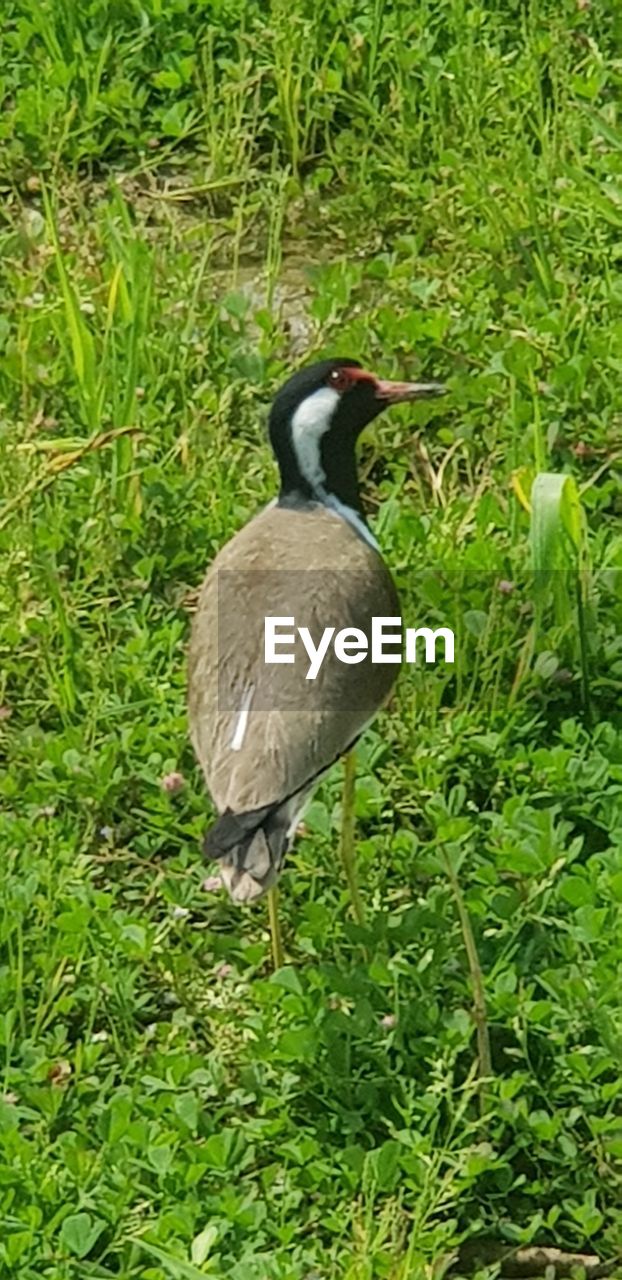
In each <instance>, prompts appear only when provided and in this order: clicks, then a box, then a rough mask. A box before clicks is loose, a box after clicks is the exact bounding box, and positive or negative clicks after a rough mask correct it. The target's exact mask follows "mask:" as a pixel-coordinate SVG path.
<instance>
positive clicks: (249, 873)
mask: <svg viewBox="0 0 622 1280" xmlns="http://www.w3.org/2000/svg"><path fill="white" fill-rule="evenodd" d="M299 807H300V803H299V802H296V798H290V799H288V800H286V801H284V802H283V803H282V804H280V805H266V806H265V807H264V808H262V809H252V810H248V811H247V812H246V813H234V812H233V811H232V810H231V809H225V812H224V813H223V814H222V815H221V817H220V818H218V820H217V821H216V822H215V823H214V825H213V827H210V829H209V831H208V832H207V835H206V837H205V840H204V842H203V854H204V856H205V857H206V858H210V859H211V858H214V859H216V860H217V861H218V862H219V863H220V873H221V875H222V878H223V881H224V883H225V886H226V888H227V890H228V892H229V894H230V896H231V897H232V898H233V901H234V902H252V901H254V900H255V899H256V898H261V897H263V895H264V893H267V891H268V889H270V888H272V885H273V884H275V883H276V881H277V879H278V875H279V872H280V870H281V866H282V863H283V858H284V856H285V853H286V851H287V848H288V845H289V841H290V835H291V834H293V833H292V832H291V826H292V819H293V815H294V813H295V812H296V811H297V809H298V808H299Z"/></svg>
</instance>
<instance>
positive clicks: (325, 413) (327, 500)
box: [292, 387, 379, 551]
mask: <svg viewBox="0 0 622 1280" xmlns="http://www.w3.org/2000/svg"><path fill="white" fill-rule="evenodd" d="M339 399H340V396H339V392H338V391H335V389H334V388H333V387H320V388H319V390H318V391H314V392H312V394H311V395H310V396H307V397H306V399H305V400H303V401H302V402H301V404H299V405H298V408H297V409H296V412H295V414H294V416H293V418H292V444H293V446H294V452H295V454H296V461H297V463H298V467H299V469H300V473H301V475H302V476H304V478H305V480H306V481H307V484H308V485H309V486H310V488H311V490H312V492H313V494H314V496H315V498H316V500H317V501H318V502H322V503H323V504H324V506H326V507H328V508H329V510H331V511H334V512H335V514H336V515H338V516H341V518H342V520H347V521H348V524H351V525H352V528H353V529H356V532H357V533H358V535H359V537H361V538H363V540H364V542H367V543H369V546H370V547H373V548H374V549H375V550H376V551H378V550H379V548H378V543H377V542H376V539H375V538H374V535H373V533H372V532H371V530H370V529H368V528H367V525H366V524H365V521H364V520H363V519H362V518H361V516H360V515H359V513H358V511H355V510H354V508H353V507H349V506H348V505H347V503H345V502H341V500H340V499H339V498H337V497H336V496H335V494H333V493H327V491H326V489H325V487H324V482H325V480H326V475H325V472H324V468H323V466H322V437H323V436H324V435H325V434H326V432H327V431H328V430H329V428H330V426H331V423H332V420H333V415H334V412H335V409H336V408H337V402H338V400H339Z"/></svg>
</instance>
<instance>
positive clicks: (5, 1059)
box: [0, 0, 622, 1280]
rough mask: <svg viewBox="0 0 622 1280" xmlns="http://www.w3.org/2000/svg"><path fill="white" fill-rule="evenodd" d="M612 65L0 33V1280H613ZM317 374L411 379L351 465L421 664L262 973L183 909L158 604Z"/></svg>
mask: <svg viewBox="0 0 622 1280" xmlns="http://www.w3.org/2000/svg"><path fill="white" fill-rule="evenodd" d="M619 36H620V14H619V12H618V10H617V7H616V6H615V5H612V4H609V3H607V2H606V0H592V4H591V5H586V4H582V3H581V4H576V3H575V0H572V2H570V0H564V2H563V3H561V4H560V3H556V4H553V3H536V2H535V0H534V2H533V3H531V4H529V5H523V4H520V5H519V4H514V3H511V0H505V2H504V3H501V0H497V3H492V2H491V3H488V4H486V5H484V4H481V3H480V4H473V5H464V4H462V3H460V2H459V0H448V2H447V3H441V2H440V0H427V2H426V3H422V4H420V5H418V6H416V7H413V6H404V5H402V4H400V3H398V0H385V3H381V2H380V0H373V2H372V0H358V2H356V3H355V0H340V3H339V4H338V5H330V6H328V5H324V4H320V5H319V6H317V5H315V6H310V5H307V4H306V3H305V2H304V0H295V3H294V4H292V5H289V6H287V8H286V7H285V6H284V5H282V4H281V3H280V2H278V3H277V0H275V2H274V3H273V4H272V5H271V6H270V7H269V9H267V8H266V7H265V6H260V5H258V4H255V3H250V4H247V3H245V4H243V5H242V4H241V3H236V0H220V3H219V4H218V5H217V6H211V7H209V9H208V8H206V7H205V6H202V5H190V4H188V3H187V0H171V3H167V4H166V5H162V4H159V3H157V0H144V3H142V4H141V5H140V6H137V5H135V4H134V3H129V2H128V3H125V2H123V0H121V2H119V3H116V4H115V5H114V6H113V5H112V4H108V3H105V0H87V2H86V3H84V4H81V5H79V6H75V5H71V4H69V3H65V2H64V0H48V3H46V4H38V5H34V4H33V3H29V2H28V0H7V3H6V4H5V20H4V25H3V32H2V36H1V37H0V39H1V40H2V58H1V59H0V89H1V92H2V96H3V103H4V108H3V113H2V117H1V122H0V137H1V138H2V157H1V162H0V164H1V168H0V181H1V183H2V193H3V206H2V212H1V214H0V246H1V259H0V291H1V293H0V296H1V298H2V304H3V305H2V310H1V313H0V350H1V366H0V456H1V462H0V474H1V476H2V489H3V493H4V497H5V505H4V510H3V513H2V514H1V515H0V543H1V548H2V557H3V560H2V562H3V570H4V572H3V574H2V581H1V583H0V610H1V613H0V625H1V638H0V648H1V653H2V663H1V670H2V674H1V676H0V682H1V683H0V705H1V706H2V719H1V721H0V746H1V749H2V751H3V754H4V756H5V767H4V769H3V772H2V775H1V776H0V797H1V805H2V812H1V814H0V857H1V860H0V867H1V896H2V922H1V925H0V929H1V935H0V936H1V941H2V960H1V962H0V1046H1V1049H0V1055H1V1056H0V1061H1V1064H2V1073H3V1084H2V1099H1V1100H0V1205H1V1208H0V1220H1V1222H2V1231H1V1232H0V1270H1V1269H2V1268H3V1269H4V1274H7V1275H10V1276H11V1277H15V1278H16V1280H33V1277H37V1280H39V1278H40V1277H49V1278H50V1280H86V1278H87V1277H93V1280H95V1278H101V1280H104V1278H105V1277H112V1276H114V1277H123V1278H124V1280H170V1278H172V1280H182V1278H184V1277H194V1278H195V1280H196V1277H198V1276H210V1275H211V1276H214V1277H215V1278H219V1277H224V1276H227V1277H231V1278H232V1280H311V1278H312V1277H313V1280H318V1278H319V1280H328V1278H330V1280H376V1278H377V1277H378V1278H380V1277H382V1278H384V1277H388V1278H390V1280H418V1278H419V1277H429V1276H431V1275H442V1274H443V1273H444V1269H445V1268H446V1267H447V1265H448V1260H449V1258H451V1257H453V1256H455V1253H456V1251H457V1250H459V1248H460V1246H461V1245H464V1244H465V1243H466V1242H468V1241H472V1240H473V1239H474V1238H475V1239H477V1238H488V1239H493V1240H496V1241H501V1242H502V1243H506V1244H507V1245H508V1247H511V1246H512V1245H517V1244H529V1243H531V1242H534V1241H537V1242H539V1243H543V1244H545V1245H550V1246H558V1247H560V1248H563V1249H565V1250H571V1251H585V1252H587V1253H597V1254H598V1255H599V1256H600V1257H602V1258H608V1257H612V1256H613V1255H615V1254H617V1253H618V1252H619V1250H620V1233H621V1225H622V1224H621V1215H620V1187H621V1165H620V1161H621V1159H622V1121H621V1120H620V1092H621V1088H622V1085H621V1083H620V1081H621V1079H622V1076H621V1072H620V1065H621V1057H622V1039H621V1035H620V996H619V991H620V977H621V963H622V932H621V918H622V915H621V910H620V903H621V902H622V818H621V815H622V714H621V707H622V702H621V699H620V692H621V688H622V645H621V641H620V634H621V622H622V595H621V588H620V583H621V581H622V579H621V576H620V573H619V569H620V565H621V560H622V539H621V537H620V532H619V517H620V512H621V511H622V481H621V479H620V475H621V472H620V457H621V454H622V448H621V446H620V416H619V408H618V384H619V374H620V368H621V361H622V341H621V334H622V328H621V322H620V303H621V293H620V285H619V280H618V264H619V255H620V251H619V244H618V241H619V231H620V224H621V221H622V212H621V204H620V190H621V184H622V179H621V177H620V175H621V173H622V131H621V128H620V124H619V119H618V107H617V91H618V89H619V82H620V62H619ZM332 351H339V352H349V353H351V354H353V355H356V356H358V357H360V358H361V359H363V360H365V361H366V362H369V364H370V365H373V366H374V367H377V368H378V369H379V370H380V371H382V372H383V373H385V374H386V375H387V376H391V375H392V374H394V375H396V376H399V375H402V376H408V375H409V374H419V373H423V374H425V375H427V376H437V377H443V378H445V379H447V381H448V382H449V385H450V388H451V396H450V397H449V398H448V399H447V400H446V401H445V402H443V403H442V404H438V405H434V406H424V407H421V408H418V409H417V410H416V411H412V410H406V409H404V410H401V411H399V412H395V413H394V414H393V415H392V416H391V418H390V419H389V418H388V417H387V418H386V419H385V420H381V421H379V423H378V424H376V425H375V426H374V428H373V430H372V431H371V432H370V433H368V435H367V437H366V439H365V441H364V443H363V445H362V450H361V467H362V472H363V474H364V477H365V488H366V493H367V495H368V500H369V505H370V509H371V511H372V513H373V518H374V523H375V528H376V531H377V533H378V536H379V538H380V540H381V543H382V546H383V548H384V551H385V554H386V556H387V559H388V560H389V562H390V563H391V565H392V566H393V567H394V570H395V574H396V578H397V580H398V583H399V586H400V590H401V593H402V597H403V612H404V616H405V619H406V621H407V622H408V623H409V624H414V623H416V622H417V621H419V622H421V621H429V622H431V621H432V620H433V619H434V618H438V619H439V622H440V621H442V622H443V623H445V624H446V625H453V626H454V629H455V631H456V640H457V645H456V652H457V661H456V665H455V667H454V668H452V669H450V668H442V667H441V668H439V669H438V670H437V671H435V672H421V671H415V672H411V673H403V675H402V677H401V679H400V684H399V688H398V693H397V696H396V698H395V700H394V703H393V705H392V707H391V708H390V709H389V710H388V711H387V712H386V714H385V715H384V716H383V718H382V720H381V721H379V722H378V724H377V725H376V726H375V728H374V730H372V731H371V732H370V734H369V736H368V737H367V739H366V741H365V743H364V745H363V747H362V748H361V749H360V751H359V752H358V753H357V755H358V766H357V767H358V771H359V772H358V787H357V799H356V805H357V858H358V863H359V874H360V884H361V894H362V898H363V900H364V904H365V923H364V924H360V923H359V924H357V923H356V922H355V921H354V920H352V919H351V917H350V913H349V908H348V900H347V894H346V889H345V885H344V883H343V880H342V878H341V876H340V874H339V870H338V829H339V804H340V787H341V775H340V773H339V771H336V772H335V774H334V775H333V776H332V777H331V778H330V779H329V780H328V781H327V782H326V784H325V785H324V786H323V787H322V789H321V791H320V792H319V793H318V795H317V797H316V799H315V800H314V802H313V804H312V806H311V808H310V810H309V813H308V816H307V835H306V837H305V838H304V839H303V840H301V841H300V842H299V843H298V845H297V848H296V851H295V853H294V855H293V856H292V857H291V859H290V862H289V868H288V871H287V872H286V874H285V876H284V878H283V880H282V883H281V895H280V904H281V906H280V910H281V913H282V923H283V932H284V946H285V956H286V963H285V965H284V966H283V967H282V968H281V969H279V971H278V972H276V973H272V972H271V963H270V945H269V935H268V928H267V916H266V913H265V911H264V910H263V909H262V908H261V907H260V908H256V909H254V910H250V909H249V910H239V909H236V908H234V907H233V906H232V905H231V904H229V903H228V902H227V901H225V900H224V898H223V897H222V896H221V895H220V894H219V893H214V892H211V891H209V890H208V889H205V888H203V887H202V881H203V879H204V876H205V874H206V871H205V868H204V867H203V868H202V867H201V865H200V859H199V852H198V851H199V844H200V838H201V835H202V832H203V830H204V827H205V822H206V815H207V809H208V803H207V801H206V798H205V796H204V794H203V791H202V787H201V782H200V778H199V776H198V773H197V771H196V769H195V766H194V762H193V760H192V757H191V753H190V750H189V747H188V743H187V736H186V724H185V710H184V691H185V673H184V645H185V641H186V637H187V632H188V608H187V603H188V598H189V594H190V593H191V591H192V589H194V588H195V587H196V585H197V584H198V582H199V581H200V578H201V575H202V573H203V570H204V567H205V564H206V563H207V562H208V561H209V559H210V558H211V557H212V556H213V554H214V553H215V551H216V549H217V548H218V547H219V546H220V545H221V544H222V543H223V542H224V541H225V540H226V539H227V538H228V537H229V536H230V535H231V534H232V532H233V531H234V530H235V529H236V528H238V527H239V526H240V524H242V523H243V521H244V520H246V519H247V518H248V517H249V516H250V515H252V514H253V512H254V511H256V510H257V509H258V508H259V507H260V506H261V505H262V503H264V502H265V501H266V500H267V499H268V498H269V497H271V496H272V493H273V490H274V483H275V473H274V466H273V463H272V460H271V458H270V455H269V451H268V448H267V445H266V442H265V438H264V434H263V430H262V426H261V421H262V416H263V414H264V412H265V407H266V405H267V403H268V401H269V399H270V396H271V394H272V392H273V390H274V388H275V387H276V386H277V385H278V383H279V381H280V380H281V379H282V377H283V376H284V374H285V373H286V371H289V369H290V368H291V366H292V364H294V363H295V362H296V361H297V360H299V359H300V358H301V355H302V354H304V355H305V356H311V355H315V354H320V353H323V352H332ZM551 475H554V476H558V477H559V476H563V477H566V479H564V480H561V479H558V480H555V481H550V480H548V481H547V480H546V479H543V478H542V477H543V476H544V477H546V476H551ZM536 476H539V477H540V478H539V479H538V480H536ZM534 481H535V486H534ZM551 486H552V488H551ZM543 493H544V498H543ZM543 503H544V505H543ZM530 509H531V513H530ZM577 521H579V523H577ZM538 522H539V523H538ZM564 530H565V533H564V532H563V531H564ZM573 530H574V533H575V534H576V537H574V535H573V532H572V531H573ZM578 531H579V532H578ZM567 534H570V537H571V541H572V540H573V537H574V549H573V548H571V551H572V554H571V555H569V557H568V558H567V559H563V560H562V559H561V558H560V559H559V560H557V561H556V565H557V569H556V574H557V576H556V577H555V578H554V579H553V582H557V583H558V584H559V583H562V584H563V583H565V584H566V586H567V588H568V591H567V592H566V593H564V591H563V590H562V589H560V587H559V586H558V587H557V588H555V589H550V584H549V587H546V589H545V590H544V589H543V588H542V581H541V580H538V577H537V573H538V571H540V570H541V569H542V567H543V561H542V556H541V555H540V559H538V555H539V552H538V548H540V552H541V551H542V548H543V546H546V547H550V546H552V545H555V546H556V547H560V546H561V545H562V542H563V541H564V538H565V537H566V535H567ZM577 538H578V539H579V541H578V543H577V540H576V539H577ZM577 549H578V554H579V559H578V560H577ZM556 554H557V553H556ZM560 556H561V552H560ZM533 570H536V577H535V579H534V575H533ZM577 581H578V582H579V584H580V592H579V594H578V595H577V593H576V587H577ZM545 586H546V584H545ZM569 593H571V594H569ZM577 602H578V603H577ZM588 708H589V717H588V716H587V714H586V712H587V710H588ZM172 772H181V773H182V774H183V775H184V777H185V780H186V781H185V785H184V786H183V787H182V788H181V789H179V790H177V791H175V790H171V791H169V790H166V788H165V787H163V785H162V779H163V778H165V777H166V776H167V775H169V774H171V773H172ZM486 1045H488V1047H489V1053H490V1073H489V1072H488V1064H487V1063H486V1061H485V1057H486V1048H485V1046H486ZM478 1058H479V1059H480V1061H479V1062H478ZM482 1058H484V1070H483V1073H482V1074H483V1075H484V1076H485V1077H486V1080H485V1090H484V1091H482V1087H481V1082H480V1080H479V1079H478V1068H480V1069H481V1066H482V1062H481V1060H482ZM482 1099H483V1100H484V1103H485V1106H484V1109H483V1111H482V1106H481V1103H482ZM458 1273H459V1274H460V1273H461V1268H460V1266H458ZM478 1274H479V1275H480V1276H484V1275H489V1276H492V1275H493V1274H495V1268H494V1267H490V1266H485V1265H484V1264H482V1265H481V1267H480V1270H479V1272H478Z"/></svg>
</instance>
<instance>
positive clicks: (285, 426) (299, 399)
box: [269, 359, 444, 511]
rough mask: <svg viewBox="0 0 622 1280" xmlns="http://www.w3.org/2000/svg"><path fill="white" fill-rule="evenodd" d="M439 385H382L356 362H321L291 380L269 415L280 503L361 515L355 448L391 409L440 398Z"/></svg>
mask: <svg viewBox="0 0 622 1280" xmlns="http://www.w3.org/2000/svg"><path fill="white" fill-rule="evenodd" d="M443 392H444V387H443V386H442V385H441V384H440V383H439V382H383V381H382V380H381V379H379V378H377V377H376V376H375V374H373V373H368V372H367V371H366V370H365V369H363V368H361V365H360V364H359V362H358V360H348V359H335V360H322V361H320V362H319V364H313V365H309V366H308V367H307V368H306V369H301V370H300V371H299V373H295V374H294V375H293V377H292V378H289V379H288V381H287V382H286V383H285V385H284V386H283V387H281V390H280V391H279V392H278V393H277V395H276V397H275V400H274V403H273V405H272V409H271V411H270V423H269V430H270V442H271V444H272V448H273V450H274V453H275V455H276V459H277V462H278V464H279V470H280V473H281V493H280V502H282V503H294V504H295V503H296V502H301V501H302V502H305V501H315V502H326V501H327V498H331V499H337V500H338V501H339V502H342V503H345V504H346V505H347V506H349V507H352V508H354V510H356V511H361V504H360V499H359V491H358V480H357V474H356V459H355V453H354V449H355V445H356V441H357V438H358V436H359V435H360V433H361V431H362V430H363V428H364V427H366V426H367V425H368V423H370V422H372V421H373V419H374V418H376V417H377V416H378V414H379V413H382V411H383V409H386V408H387V406H388V405H390V404H400V403H401V402H402V401H404V400H422V399H429V398H430V397H432V396H438V395H442V394H443Z"/></svg>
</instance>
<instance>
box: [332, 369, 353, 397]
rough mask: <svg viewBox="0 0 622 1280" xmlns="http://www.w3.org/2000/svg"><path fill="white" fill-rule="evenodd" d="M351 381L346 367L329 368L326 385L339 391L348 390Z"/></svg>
mask: <svg viewBox="0 0 622 1280" xmlns="http://www.w3.org/2000/svg"><path fill="white" fill-rule="evenodd" d="M351 381H352V380H351V378H350V376H349V374H348V371H347V369H331V371H330V373H329V375H328V385H329V386H330V387H334V389H335V391H339V392H340V393H341V392H342V391H347V390H348V387H349V386H350V385H351Z"/></svg>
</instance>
